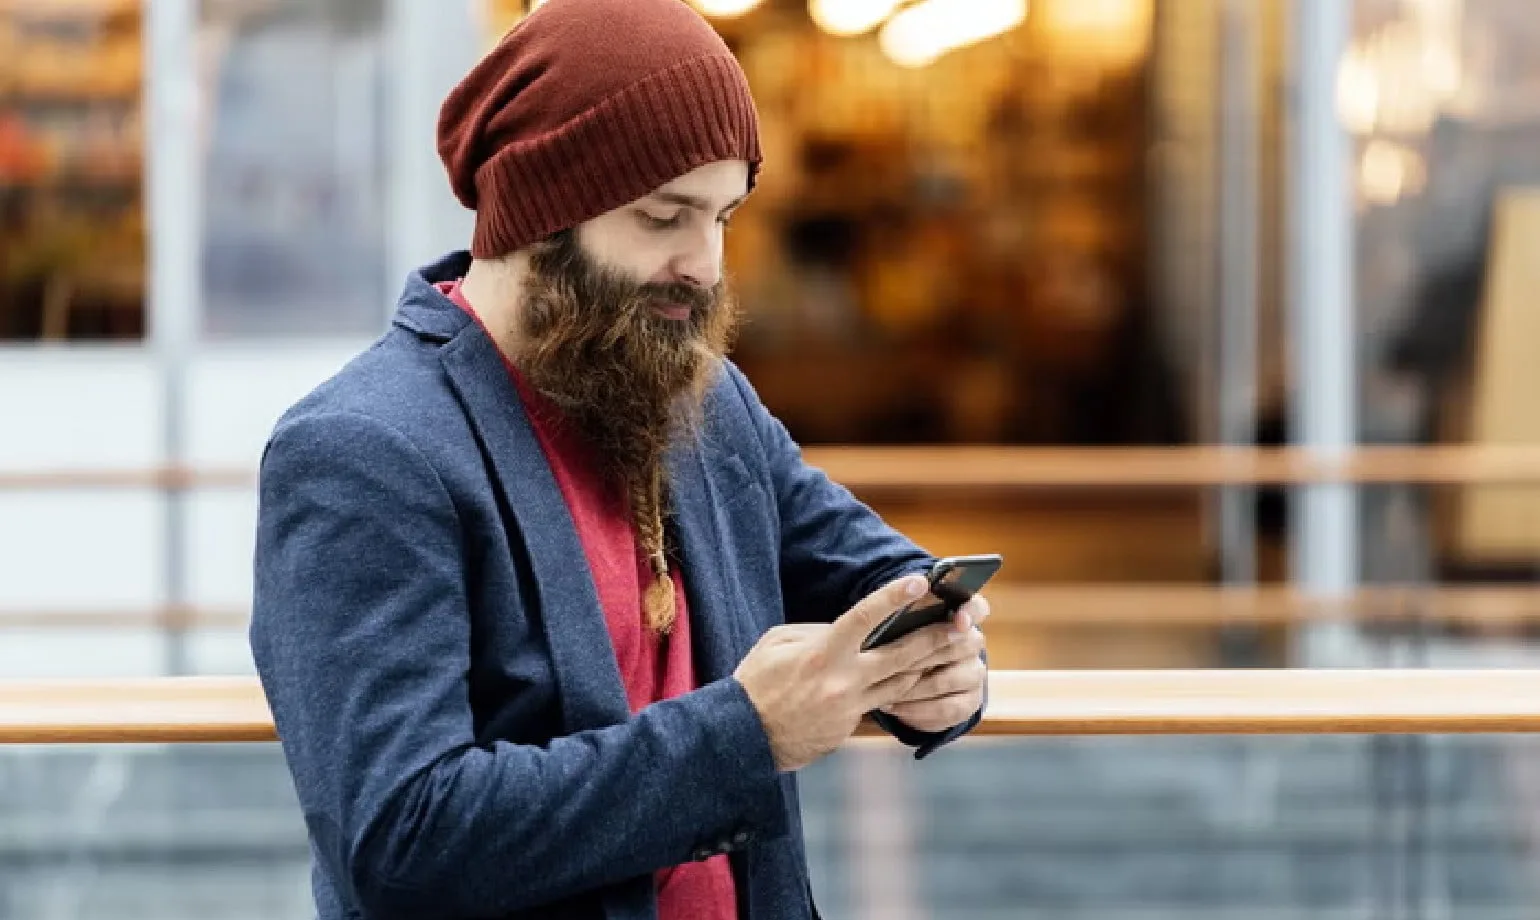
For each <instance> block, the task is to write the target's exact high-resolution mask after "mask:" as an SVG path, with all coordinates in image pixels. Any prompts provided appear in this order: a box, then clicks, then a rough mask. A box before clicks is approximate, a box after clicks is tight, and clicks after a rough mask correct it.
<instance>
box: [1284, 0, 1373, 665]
mask: <svg viewBox="0 0 1540 920" xmlns="http://www.w3.org/2000/svg"><path fill="white" fill-rule="evenodd" d="M1292 10H1293V13H1294V17H1295V21H1294V48H1293V59H1294V67H1293V71H1294V73H1293V78H1294V83H1295V86H1294V99H1293V112H1294V118H1293V129H1294V130H1293V137H1292V139H1291V144H1290V148H1291V149H1290V157H1289V159H1290V163H1291V167H1292V169H1291V173H1292V176H1291V181H1290V183H1289V192H1288V195H1289V200H1290V202H1291V208H1290V212H1291V227H1290V236H1291V246H1290V249H1291V256H1292V258H1291V260H1290V261H1291V266H1292V271H1291V276H1292V277H1291V279H1290V282H1291V283H1290V294H1289V301H1290V303H1289V306H1290V323H1291V332H1292V335H1291V339H1292V341H1291V342H1290V356H1289V361H1290V365H1291V367H1290V370H1291V373H1292V376H1293V390H1294V394H1295V397H1294V400H1293V405H1292V424H1291V426H1290V427H1291V434H1292V440H1293V441H1294V442H1295V443H1296V444H1298V445H1300V446H1302V447H1304V448H1306V449H1308V450H1310V451H1312V452H1314V453H1316V454H1319V455H1323V456H1330V455H1334V454H1340V453H1342V452H1344V451H1346V450H1348V449H1350V448H1351V447H1352V446H1353V443H1354V441H1355V440H1356V415H1357V413H1356V406H1357V397H1358V394H1357V386H1356V374H1355V359H1354V352H1355V347H1354V346H1355V345H1356V341H1357V340H1356V336H1355V325H1356V324H1355V322H1354V316H1355V305H1354V298H1353V266H1352V252H1353V188H1352V185H1351V182H1350V177H1351V173H1350V171H1349V170H1350V165H1351V163H1352V148H1351V146H1350V144H1349V139H1348V136H1347V133H1346V132H1345V131H1344V130H1343V128H1342V126H1341V124H1340V123H1339V121H1338V118H1337V111H1336V92H1335V87H1336V76H1337V66H1338V61H1340V60H1341V57H1342V54H1343V52H1344V51H1345V50H1346V49H1347V44H1348V39H1349V32H1350V28H1351V15H1352V4H1350V3H1343V2H1341V0H1299V2H1297V3H1295V4H1293V5H1292ZM1296 495H1297V496H1298V498H1299V501H1297V502H1296V503H1294V512H1295V513H1294V515H1293V518H1294V521H1293V526H1292V527H1291V536H1292V545H1291V547H1290V549H1291V561H1292V569H1293V577H1294V579H1295V580H1296V582H1297V583H1298V585H1299V587H1300V588H1301V589H1302V590H1304V591H1306V592H1308V593H1310V594H1313V595H1316V596H1320V597H1331V596H1334V595H1339V594H1344V593H1346V592H1348V591H1350V590H1351V589H1352V588H1353V586H1354V585H1355V583H1356V582H1357V580H1358V514H1357V512H1358V509H1357V495H1356V492H1355V490H1354V489H1353V488H1352V487H1351V486H1347V485H1313V486H1306V487H1304V488H1303V489H1301V490H1298V491H1297V492H1296ZM1358 653H1359V642H1358V636H1357V633H1356V631H1355V630H1354V629H1353V627H1352V624H1350V623H1348V622H1345V621H1327V622H1323V623H1320V624H1318V625H1313V626H1310V627H1308V628H1304V629H1302V630H1301V633H1300V635H1299V636H1298V641H1297V643H1296V646H1295V655H1296V658H1297V662H1296V663H1298V664H1300V665H1307V666H1308V665H1327V664H1340V665H1345V664H1351V663H1352V662H1353V661H1354V660H1356V659H1357V657H1358Z"/></svg>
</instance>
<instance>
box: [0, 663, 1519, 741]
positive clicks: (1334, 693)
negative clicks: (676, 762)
mask: <svg viewBox="0 0 1540 920" xmlns="http://www.w3.org/2000/svg"><path fill="white" fill-rule="evenodd" d="M1471 732H1526V733H1527V732H1540V670H1444V669H1440V670H1378V669H1362V670H1357V669H1349V670H1313V669H1302V670H1288V669H1285V670H1132V671H1002V672H996V673H994V674H993V675H991V677H990V705H989V709H988V712H987V713H986V715H985V718H984V721H983V723H982V724H981V725H980V726H979V727H978V729H977V730H976V732H975V733H976V734H977V735H980V736H992V735H993V736H998V735H1007V736H1009V735H1108V734H1125V735H1178V734H1225V735H1242V734H1333V733H1350V734H1431V733H1471ZM877 733H878V732H877V729H876V728H875V727H874V726H871V725H864V726H863V727H862V730H861V734H862V735H864V736H867V737H870V736H873V735H876V734H877ZM275 737H276V735H275V733H274V728H273V722H272V716H271V713H270V712H269V710H268V708H267V704H266V702H265V700H264V698H263V695H262V690H261V687H260V685H259V684H258V683H257V681H256V680H255V679H253V678H239V677H189V678H149V679H144V680H88V681H62V680H59V681H19V682H0V744H118V743H186V742H253V741H272V740H274V739H275Z"/></svg>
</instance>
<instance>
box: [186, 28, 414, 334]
mask: <svg viewBox="0 0 1540 920" xmlns="http://www.w3.org/2000/svg"><path fill="white" fill-rule="evenodd" d="M201 9H202V16H201V25H200V36H199V37H200V47H201V51H202V66H203V77H202V78H203V81H204V91H205V105H204V112H205V117H206V128H205V132H204V133H205V139H204V143H205V145H206V155H205V156H206V159H205V163H204V176H203V183H204V185H203V208H204V211H203V221H204V226H203V234H204V242H203V292H204V308H203V323H202V330H203V334H204V336H205V337H206V338H208V339H216V340H217V339H231V338H237V339H248V338H267V337H297V336H317V335H360V336H367V335H372V334H374V333H376V332H378V331H379V330H380V329H381V328H383V325H384V322H385V318H386V317H387V316H388V314H389V311H388V309H387V308H388V306H389V304H388V303H387V302H386V297H387V294H386V291H385V281H386V278H385V247H386V239H385V229H384V227H385V220H384V213H385V194H384V193H385V187H384V183H385V178H384V177H385V169H386V165H387V163H386V156H387V153H386V149H387V145H386V143H385V138H384V134H383V128H382V120H383V104H384V103H383V99H384V80H385V75H384V67H383V61H382V54H383V41H384V34H383V33H384V11H383V4H382V3H381V2H380V0H325V2H308V0H307V2H301V0H261V2H256V3H230V2H222V0H205V2H204V3H203V4H202V7H201ZM394 295H395V292H394V291H392V292H390V295H389V296H391V297H394Z"/></svg>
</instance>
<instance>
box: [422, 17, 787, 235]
mask: <svg viewBox="0 0 1540 920" xmlns="http://www.w3.org/2000/svg"><path fill="white" fill-rule="evenodd" d="M438 150H439V156H440V157H441V158H442V159H443V161H444V166H445V168H446V169H447V170H448V172H449V180H450V183H451V185H452V186H453V187H454V192H455V196H456V197H457V198H459V199H460V202H461V203H462V204H464V205H465V206H466V207H467V208H471V209H473V210H475V212H476V233H475V236H474V238H473V239H472V241H471V254H472V255H473V256H475V257H476V258H494V257H497V256H502V255H506V254H508V253H510V252H513V251H515V250H517V249H522V248H523V247H525V246H528V245H529V244H530V243H533V242H536V241H537V240H540V239H543V238H545V237H547V236H549V235H551V234H552V233H555V232H557V231H559V230H565V229H567V228H569V227H574V226H576V225H578V224H580V223H582V222H583V221H585V220H588V219H590V218H593V217H597V216H599V215H600V214H603V213H604V212H606V211H609V210H612V209H614V208H617V207H620V206H621V205H623V204H625V203H626V202H628V201H634V200H636V199H637V198H640V197H642V196H643V195H646V194H647V193H648V192H651V191H653V190H654V189H656V188H657V187H658V186H660V185H663V184H665V183H667V182H669V181H671V180H673V179H676V178H678V177H679V176H682V175H684V174H685V173H687V172H689V171H690V170H692V169H695V168H696V167H698V166H702V165H704V164H706V163H710V162H714V161H717V160H725V159H742V160H746V161H748V163H749V184H750V186H751V187H752V185H753V183H754V174H755V172H756V170H757V168H758V165H759V159H760V151H759V125H758V116H757V114H756V112H755V109H754V100H753V98H752V97H751V95H750V93H749V85H748V81H747V79H745V77H744V75H743V70H742V68H740V67H739V66H738V61H737V59H735V58H734V57H733V55H732V52H731V51H729V50H728V48H727V45H726V44H725V43H724V42H723V41H722V39H721V36H719V35H717V33H716V31H715V30H714V29H713V28H712V27H711V25H710V23H708V22H706V20H705V19H703V18H702V17H701V16H700V14H699V13H697V12H696V11H695V10H694V9H692V8H691V7H690V6H689V5H687V4H686V3H685V2H684V0H547V2H546V3H545V4H544V5H542V6H540V7H539V8H537V9H536V10H535V11H534V12H533V13H531V14H530V15H529V16H527V17H525V18H524V19H523V20H522V21H521V22H519V24H518V25H516V26H514V27H513V28H512V29H510V30H509V31H508V34H507V35H506V36H504V37H503V39H502V41H501V42H499V43H498V45H497V47H496V48H494V49H493V50H492V51H491V52H490V53H488V54H487V56H486V57H485V58H483V59H482V60H481V61H480V62H479V63H478V64H477V65H476V67H475V68H474V69H472V70H471V72H470V73H469V74H468V75H467V76H466V77H465V79H464V80H462V81H461V82H460V85H458V86H456V87H455V88H454V90H453V91H452V92H451V93H450V94H449V97H448V98H447V99H445V101H444V105H443V107H442V109H441V110H440V112H439V125H438Z"/></svg>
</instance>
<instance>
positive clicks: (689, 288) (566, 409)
mask: <svg viewBox="0 0 1540 920" xmlns="http://www.w3.org/2000/svg"><path fill="white" fill-rule="evenodd" d="M658 303H665V304H677V305H681V306H689V307H690V318H689V319H688V320H670V319H665V318H663V317H661V316H658V315H656V314H655V313H654V312H653V310H652V307H653V305H654V304H658ZM518 315H519V320H518V322H519V324H520V326H519V330H518V334H517V335H515V336H514V337H513V340H514V342H515V343H516V346H515V349H516V353H515V354H514V355H513V356H512V358H513V361H514V363H515V365H516V366H517V367H518V368H519V370H520V372H521V373H523V374H524V376H525V377H526V379H527V380H528V381H529V383H530V385H531V386H533V387H534V388H535V389H537V390H538V391H539V392H540V393H542V394H543V395H545V396H546V397H547V398H548V399H550V400H551V401H552V402H553V403H554V404H555V405H556V406H557V408H559V409H560V410H561V415H562V418H561V423H562V424H566V425H570V426H571V427H572V428H573V429H574V430H575V431H576V432H577V433H578V434H579V435H580V436H581V437H582V438H583V439H584V440H585V441H586V442H587V443H588V445H589V446H590V447H591V448H592V449H593V450H594V453H595V455H596V457H597V459H598V462H599V466H600V470H601V473H602V475H603V476H604V478H605V481H606V483H607V484H609V485H610V486H611V487H612V488H616V489H618V490H620V494H621V495H623V496H624V497H625V500H626V505H627V508H628V511H629V513H630V516H631V519H632V525H633V527H634V528H635V530H636V534H637V540H638V542H639V543H640V546H641V550H642V552H643V553H644V554H645V555H646V557H647V559H648V563H649V567H650V568H651V570H652V573H653V576H654V583H653V584H652V585H651V586H649V587H648V588H647V590H646V592H645V598H646V604H645V608H646V612H647V625H648V627H649V628H650V629H652V630H654V631H655V632H657V633H659V634H666V633H668V632H669V631H670V629H671V628H672V626H673V620H674V592H673V583H672V581H671V579H670V578H669V574H668V572H669V568H668V547H667V545H666V532H667V529H666V527H665V526H664V517H665V513H666V509H667V508H668V504H669V497H668V495H667V494H666V489H665V486H664V483H665V481H666V478H667V477H665V476H664V475H663V468H664V461H665V458H666V456H667V453H668V449H669V446H670V445H671V444H672V443H673V442H674V440H675V439H676V438H680V437H694V436H696V435H697V434H698V432H699V427H700V424H701V412H702V409H703V406H704V401H705V395H706V390H707V388H708V387H709V385H710V383H711V380H712V376H713V375H714V373H715V371H716V369H717V366H718V364H719V362H720V359H721V358H722V357H723V356H724V355H726V354H727V352H728V350H729V349H730V348H731V346H732V343H733V339H734V336H735V335H736V333H737V329H738V323H739V311H738V307H737V304H736V303H735V302H734V301H733V300H732V298H731V297H729V296H727V295H726V285H725V283H723V282H719V283H718V284H717V285H716V286H715V287H713V288H711V289H704V288H700V287H697V286H695V285H692V284H687V283H668V284H647V283H638V282H636V281H633V280H631V279H629V278H627V277H626V276H625V275H623V274H622V273H620V272H617V271H615V270H613V269H610V268H607V267H605V266H602V265H599V264H598V263H596V262H595V261H594V260H593V259H592V258H590V257H589V256H588V254H587V253H586V252H584V251H583V248H582V246H581V244H580V243H579V242H578V240H577V234H576V233H575V232H574V231H571V230H567V231H563V232H562V233H558V234H556V235H555V236H553V237H551V238H550V239H549V240H547V241H545V242H543V243H540V244H537V245H536V247H535V248H534V249H533V251H532V252H531V255H530V263H529V273H528V275H527V282H526V284H525V290H524V299H523V302H522V303H521V305H520V310H519V314H518Z"/></svg>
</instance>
